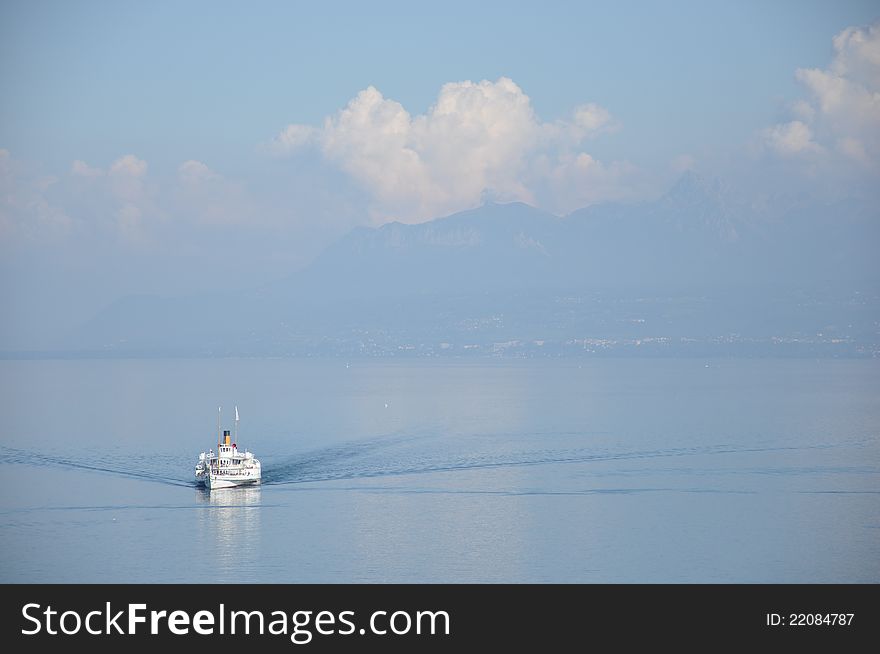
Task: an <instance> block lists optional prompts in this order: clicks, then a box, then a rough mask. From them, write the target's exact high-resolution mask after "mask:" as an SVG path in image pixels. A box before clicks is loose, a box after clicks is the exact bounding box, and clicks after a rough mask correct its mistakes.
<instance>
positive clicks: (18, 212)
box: [0, 148, 73, 242]
mask: <svg viewBox="0 0 880 654" xmlns="http://www.w3.org/2000/svg"><path fill="white" fill-rule="evenodd" d="M56 182H57V180H56V179H55V178H54V177H39V176H35V175H33V174H31V173H29V172H28V171H27V170H25V169H24V167H23V166H21V165H20V164H19V162H17V161H16V160H15V159H13V157H12V155H11V153H10V152H9V150H6V149H2V148H0V237H2V238H0V242H2V241H8V242H12V240H13V239H14V238H15V237H18V238H23V239H25V240H43V239H49V240H54V239H56V238H58V237H61V236H63V235H64V234H66V233H68V232H69V231H70V229H71V228H72V226H73V221H72V220H71V218H70V216H68V215H67V213H66V212H65V211H64V210H63V209H62V208H60V207H58V206H56V205H55V204H54V203H53V202H51V201H50V199H49V197H47V194H48V192H49V191H50V189H51V188H52V186H54V185H55V183H56Z"/></svg>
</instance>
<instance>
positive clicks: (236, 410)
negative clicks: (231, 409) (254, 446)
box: [233, 406, 238, 443]
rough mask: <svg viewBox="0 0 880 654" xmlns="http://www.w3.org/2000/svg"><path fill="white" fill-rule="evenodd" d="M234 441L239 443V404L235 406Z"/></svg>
mask: <svg viewBox="0 0 880 654" xmlns="http://www.w3.org/2000/svg"><path fill="white" fill-rule="evenodd" d="M233 442H234V443H238V406H236V407H235V438H234V439H233Z"/></svg>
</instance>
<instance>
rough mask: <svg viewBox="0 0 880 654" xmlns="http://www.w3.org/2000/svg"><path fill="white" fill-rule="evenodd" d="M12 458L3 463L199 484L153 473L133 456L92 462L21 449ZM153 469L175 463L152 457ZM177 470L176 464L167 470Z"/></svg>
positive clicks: (105, 456)
mask: <svg viewBox="0 0 880 654" xmlns="http://www.w3.org/2000/svg"><path fill="white" fill-rule="evenodd" d="M7 451H8V452H9V456H7V457H6V458H5V460H4V461H3V463H7V464H9V463H13V464H14V463H17V464H24V465H31V466H49V467H55V468H66V469H77V470H89V471H92V472H99V473H105V474H111V475H115V476H118V477H128V478H131V479H143V480H146V481H152V482H157V483H161V484H168V485H171V486H195V483H194V482H192V481H190V480H188V479H186V478H183V477H175V476H169V475H166V474H161V473H158V472H151V471H150V470H149V469H147V465H146V461H145V460H138V457H136V456H133V455H131V454H126V455H124V456H123V455H121V454H120V455H118V456H113V455H109V454H103V455H94V454H92V455H90V456H89V458H88V459H82V458H78V457H75V456H69V455H68V456H65V455H60V454H45V453H42V452H31V451H28V450H22V449H17V448H7ZM150 459H151V461H153V465H155V463H156V462H157V459H158V460H159V461H160V462H162V463H171V461H170V457H169V456H168V455H165V456H159V457H157V455H151V457H150ZM175 467H177V462H176V461H174V462H173V464H172V465H170V466H169V467H168V468H167V469H169V470H170V469H174V468H175Z"/></svg>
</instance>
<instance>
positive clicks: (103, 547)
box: [0, 359, 880, 583]
mask: <svg viewBox="0 0 880 654" xmlns="http://www.w3.org/2000/svg"><path fill="white" fill-rule="evenodd" d="M221 404H222V405H223V407H224V427H225V428H231V426H232V421H231V418H232V415H233V406H234V405H235V404H237V405H238V407H239V411H240V413H241V424H240V428H239V436H238V444H239V445H240V446H241V447H248V448H250V449H251V450H252V451H254V452H255V453H256V454H257V456H258V458H260V459H261V461H262V463H263V475H264V483H263V485H262V486H261V487H258V488H252V489H234V490H225V491H214V492H206V491H204V490H200V489H197V488H196V487H195V486H194V485H193V483H192V470H193V466H194V464H195V462H196V459H197V456H198V453H199V452H200V451H202V450H206V449H208V448H209V447H211V446H213V445H214V444H215V443H216V428H217V427H216V420H217V406H218V405H221ZM0 416H2V425H3V427H2V444H3V446H4V451H3V458H2V462H0V475H2V493H0V550H2V552H3V557H2V559H0V581H2V582H123V583H124V582H587V583H589V582H874V583H876V582H878V581H880V361H877V360H840V361H838V360H819V361H815V360H709V361H705V360H696V359H687V360H684V359H682V360H671V359H602V360H590V361H580V362H578V361H547V360H540V361H521V362H518V361H515V362H506V361H495V360H492V361H481V362H473V361H468V362H459V361H425V360H409V361H391V362H389V361H351V362H348V363H347V362H345V361H340V360H322V361H316V360H295V359H277V360H271V359H246V360H236V359H216V360H214V359H212V360H181V359H178V360H94V361H90V360H78V361H2V362H0Z"/></svg>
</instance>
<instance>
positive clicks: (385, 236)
mask: <svg viewBox="0 0 880 654" xmlns="http://www.w3.org/2000/svg"><path fill="white" fill-rule="evenodd" d="M878 237H880V221H878V220H877V216H876V214H875V211H874V210H873V208H872V207H870V206H865V205H862V204H858V203H853V202H849V203H847V202H840V203H837V204H828V205H817V204H815V203H810V202H807V201H799V200H798V199H797V198H795V199H787V200H785V201H784V202H783V201H774V202H764V203H761V204H757V203H749V202H746V201H743V200H742V199H740V198H738V197H737V195H736V194H735V193H733V192H732V191H731V190H730V189H728V188H727V187H726V186H725V185H724V184H723V183H722V182H720V181H719V180H714V179H706V178H704V177H701V176H699V175H698V174H696V173H693V172H688V173H685V174H684V175H683V176H682V177H681V178H680V179H679V180H678V181H677V183H676V184H675V185H674V186H673V187H672V188H671V189H670V190H669V191H668V192H667V193H666V194H664V195H663V196H662V197H660V198H659V199H657V200H655V201H652V202H646V203H641V204H630V205H627V204H617V203H609V204H601V205H595V206H591V207H587V208H584V209H580V210H578V211H575V212H573V213H571V214H569V215H567V216H564V217H559V216H556V215H553V214H550V213H547V212H545V211H542V210H540V209H537V208H534V207H531V206H529V205H526V204H522V203H509V204H498V203H487V204H484V205H483V206H480V207H477V208H474V209H470V210H468V211H463V212H460V213H456V214H453V215H450V216H446V217H442V218H437V219H435V220H431V221H428V222H424V223H420V224H402V223H397V222H392V223H388V224H385V225H382V226H381V227H377V228H367V227H359V228H356V229H354V230H353V231H352V232H350V233H349V234H348V235H346V236H345V237H343V238H342V239H340V240H339V241H337V242H336V243H334V244H332V245H331V246H330V247H328V248H327V249H326V250H325V251H324V252H323V253H322V254H321V255H320V256H318V257H317V258H316V259H315V260H314V261H313V262H312V263H311V264H310V265H309V266H308V267H306V268H305V269H303V270H301V271H298V272H297V273H295V274H293V275H291V276H289V277H287V278H285V279H282V280H278V281H275V282H272V283H270V284H267V285H265V286H262V287H260V288H255V289H252V290H250V291H248V292H242V293H226V292H217V293H215V294H208V295H198V296H190V297H173V298H162V297H146V296H133V297H127V298H122V299H120V300H119V301H117V302H115V303H113V304H112V305H110V306H109V307H107V308H106V309H105V310H104V311H102V312H101V313H100V314H99V315H97V316H95V317H94V318H93V319H92V320H90V321H89V322H88V323H87V324H85V325H83V326H82V327H81V328H80V329H78V330H76V331H75V332H73V333H71V334H69V335H68V337H67V338H66V339H65V340H64V342H62V343H59V348H58V349H59V350H61V351H66V352H82V353H91V354H94V353H105V354H110V355H116V354H119V355H168V354H192V355H313V354H343V355H345V356H356V355H358V354H363V355H387V354H394V355H399V354H402V353H408V352H414V353H420V354H426V353H427V354H431V355H434V354H449V353H454V354H463V353H469V352H474V351H479V352H481V353H486V352H492V353H494V354H497V353H498V352H499V349H498V344H499V343H501V344H510V343H516V344H519V345H518V346H516V347H514V346H510V345H507V346H505V347H502V348H501V350H500V351H501V352H508V353H509V352H512V351H514V350H518V351H520V352H525V353H534V352H546V351H547V349H546V348H545V345H546V344H548V343H554V344H558V346H559V347H558V348H557V350H555V351H557V352H565V351H568V350H567V349H566V348H568V349H570V348H571V347H573V346H577V347H578V348H579V350H578V351H581V350H591V351H594V350H595V348H593V347H592V345H595V344H597V343H598V344H601V343H606V344H607V343H612V344H614V343H618V344H629V345H632V344H633V343H638V347H641V345H643V344H648V343H665V344H666V345H669V344H670V343H672V344H673V345H674V347H666V351H668V352H671V353H676V352H680V351H681V350H682V348H686V347H691V349H692V350H693V349H694V347H695V346H693V345H688V344H692V343H695V342H696V343H704V344H705V343H716V344H721V345H719V346H718V347H716V348H715V350H717V351H723V350H724V348H725V347H727V348H728V349H729V347H730V344H731V342H733V341H731V338H734V339H739V340H738V341H737V342H740V341H742V342H751V343H753V344H754V343H761V344H767V343H771V344H772V343H776V344H777V345H778V344H779V343H786V342H788V343H799V342H801V343H813V344H814V345H815V344H816V343H819V344H820V345H821V344H822V343H825V341H828V342H830V341H836V342H837V344H838V345H840V344H841V343H843V344H849V346H850V347H848V349H847V348H837V349H836V350H834V348H831V350H832V351H834V352H844V353H848V354H861V355H865V354H867V355H872V353H874V352H876V342H877V340H878V338H877V325H878V324H880V323H878V318H880V313H878V301H877V290H878V287H880V286H878V281H880V270H878V266H877V263H876V254H875V250H876V244H877V243H878V242H880V239H878ZM817 334H818V335H819V336H818V337H817V336H816V335H817ZM731 335H733V336H731ZM826 337H827V338H826ZM658 339H659V340H658ZM774 339H775V340H774ZM817 339H818V340H817ZM823 339H824V340H823ZM829 339H830V340H829ZM536 343H540V345H535V344H536ZM573 344H574V345H573ZM580 344H582V347H581V345H580ZM591 344H592V345H591ZM526 345H528V346H529V347H526ZM597 347H598V346H597ZM621 347H623V345H621ZM762 347H763V345H762ZM767 347H770V346H769V345H768V346H767ZM816 347H819V346H815V347H812V346H811V347H809V348H806V349H805V350H804V352H805V353H816V351H817V350H816ZM823 347H824V345H821V347H819V349H822V348H823ZM542 348H543V349H542ZM609 349H613V348H611V347H610V346H609V347H608V348H599V350H601V351H607V350H609ZM630 349H632V348H630ZM645 349H647V348H643V349H642V350H641V351H644V350H645ZM705 349H706V348H703V349H701V350H700V351H701V352H702V351H705ZM801 349H803V348H801ZM826 349H827V348H826ZM710 350H711V348H710ZM715 350H713V351H715ZM822 351H823V352H824V350H822ZM761 352H762V353H764V349H761Z"/></svg>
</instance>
